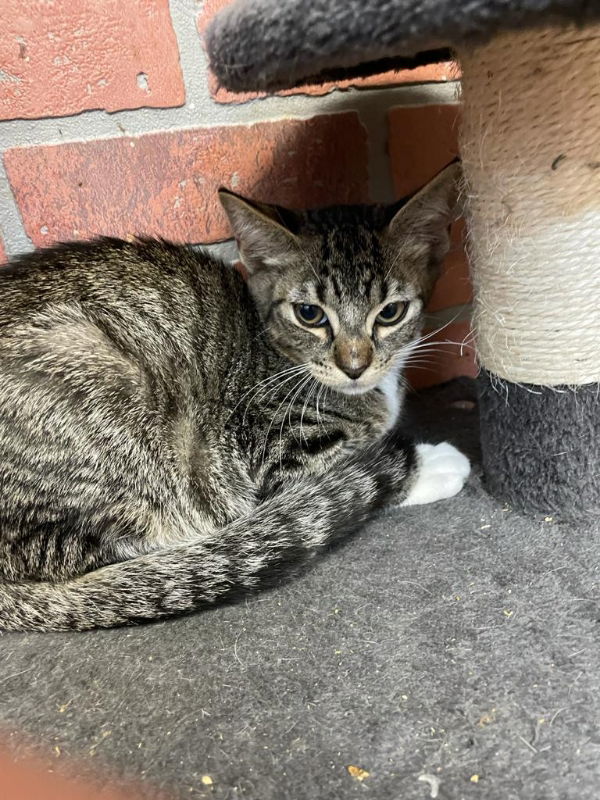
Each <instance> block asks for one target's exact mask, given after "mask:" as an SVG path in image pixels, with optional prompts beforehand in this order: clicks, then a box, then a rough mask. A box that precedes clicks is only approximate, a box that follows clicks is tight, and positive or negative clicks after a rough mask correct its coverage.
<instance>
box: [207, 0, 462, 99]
mask: <svg viewBox="0 0 600 800" xmlns="http://www.w3.org/2000/svg"><path fill="white" fill-rule="evenodd" d="M230 2H232V0H205V3H204V5H203V7H202V11H201V13H200V15H199V17H198V29H199V31H200V33H201V34H204V31H205V30H206V28H207V27H208V25H209V23H210V22H211V20H212V18H213V17H214V16H215V14H216V13H217V12H219V11H220V10H221V9H222V8H224V7H225V6H227V5H229V3H230ZM459 77H460V70H459V68H458V65H457V64H456V63H455V62H453V61H446V62H444V63H441V64H429V65H427V66H425V67H417V68H416V69H405V70H394V71H390V72H384V73H382V74H380V75H371V76H369V77H368V78H353V79H351V80H347V81H339V82H338V83H321V84H316V85H312V86H299V87H297V88H296V89H289V90H287V91H283V92H277V95H279V96H282V97H283V96H287V95H291V94H308V95H313V96H319V95H324V94H328V93H329V92H331V91H333V90H334V89H350V88H353V87H356V88H360V89H370V88H377V87H382V86H393V85H396V84H406V83H431V82H439V81H453V80H457V79H458V78H459ZM209 86H210V91H211V94H212V96H213V99H214V100H216V101H217V103H245V102H247V101H248V100H255V99H257V98H261V97H267V94H266V93H265V92H239V93H235V92H229V91H228V90H227V89H224V88H223V87H221V86H219V85H218V83H217V80H216V77H215V76H214V75H213V74H212V73H210V74H209Z"/></svg>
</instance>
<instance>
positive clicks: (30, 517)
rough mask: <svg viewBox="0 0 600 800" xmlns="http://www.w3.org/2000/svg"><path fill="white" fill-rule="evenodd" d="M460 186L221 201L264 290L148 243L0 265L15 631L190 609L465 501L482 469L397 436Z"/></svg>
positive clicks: (5, 480) (2, 570) (0, 558)
mask: <svg viewBox="0 0 600 800" xmlns="http://www.w3.org/2000/svg"><path fill="white" fill-rule="evenodd" d="M458 174H459V167H458V165H457V164H453V165H451V166H450V167H448V168H446V170H444V171H443V172H442V173H440V174H439V175H438V176H437V178H435V179H434V180H433V181H432V182H431V183H430V184H429V185H428V186H426V187H425V188H424V189H422V190H421V191H420V192H419V193H417V194H416V195H414V196H413V197H412V198H410V199H408V200H405V201H400V202H399V203H397V204H395V205H394V206H389V207H383V206H340V207H331V208H325V209H320V210H317V211H306V212H295V211H290V210H287V209H283V208H280V207H276V206H267V205H262V204H259V203H253V202H250V201H248V200H245V199H243V198H242V197H239V196H237V195H235V194H233V193H231V192H228V191H225V190H222V191H221V192H220V198H221V202H222V204H223V207H224V208H225V211H226V213H227V215H228V217H229V220H230V222H231V225H232V228H233V230H234V232H235V236H236V239H237V242H238V246H239V251H240V257H241V260H242V262H243V264H244V266H245V268H246V271H247V273H248V279H247V280H244V278H243V277H242V276H241V274H240V273H239V272H238V271H236V270H235V269H232V268H231V267H229V266H226V265H224V264H222V263H220V262H219V261H218V260H216V259H213V258H211V257H209V256H208V255H206V254H203V253H200V252H196V251H194V250H192V249H189V248H187V247H183V246H178V245H173V244H168V243H166V242H163V241H150V240H140V241H134V242H124V241H119V240H114V239H101V240H97V241H91V242H85V243H79V244H68V245H63V246H58V247H54V248H52V249H48V250H42V251H39V252H36V253H32V254H28V255H25V256H23V257H21V258H18V259H16V260H15V261H14V262H13V263H12V264H11V265H9V266H7V267H5V268H4V269H2V270H0V298H1V300H0V376H1V380H0V452H1V458H0V496H1V498H2V502H1V507H0V628H4V629H12V630H50V629H55V630H64V629H79V630H81V629H85V628H93V627H110V626H114V625H120V624H124V623H132V622H139V621H143V620H155V619H158V618H162V617H167V616H171V615H175V614H181V613H184V612H189V611H192V610H194V609H198V608H201V607H203V606H206V605H207V604H211V603H214V602H216V601H218V600H221V599H225V598H231V597H233V596H235V595H236V594H237V593H240V592H246V591H248V590H253V589H255V588H257V587H259V586H263V585H265V584H270V583H272V582H273V580H274V579H277V577H278V576H279V575H281V574H282V573H283V572H285V571H287V569H288V568H289V566H290V565H292V564H297V563H299V562H302V561H306V560H307V559H308V557H309V556H311V555H312V554H314V553H315V552H317V551H318V550H321V549H323V548H324V547H325V546H327V545H328V544H330V543H332V542H334V541H336V540H338V539H340V538H341V537H343V536H346V535H348V534H349V533H350V532H352V531H354V530H356V529H358V528H360V527H361V526H362V525H363V524H364V523H365V522H366V520H368V519H369V517H371V516H372V515H373V513H374V512H375V511H376V510H377V509H378V508H380V507H381V506H382V505H383V504H384V503H389V502H394V503H398V504H400V503H404V504H414V503H424V502H430V501H433V500H437V499H439V498H442V497H449V496H451V495H453V494H455V493H456V492H457V491H459V490H460V488H461V487H462V485H463V483H464V481H465V479H466V477H467V475H468V472H469V463H468V461H467V459H466V458H465V457H464V456H463V455H462V454H461V453H459V452H458V451H457V450H455V449H454V448H453V447H452V446H451V445H449V444H447V443H445V444H441V445H437V446H433V445H416V446H415V445H413V444H411V443H410V442H409V441H407V440H405V439H404V438H403V437H402V435H401V434H400V433H399V432H398V426H397V425H396V422H397V420H398V418H399V414H400V410H401V406H402V389H401V384H402V381H401V376H400V371H401V369H402V367H403V364H404V363H405V362H406V361H407V360H410V358H411V357H412V356H414V354H418V353H419V348H420V347H422V346H423V345H424V344H425V343H424V342H423V341H422V340H421V339H420V329H421V324H422V312H423V307H424V305H425V303H426V301H427V297H428V295H429V294H430V291H431V289H432V286H433V284H434V281H435V278H436V274H437V272H438V268H439V265H440V262H441V260H442V258H443V256H444V254H445V253H446V251H447V249H448V241H449V239H448V226H449V224H450V222H451V220H452V215H453V209H454V207H455V204H456V196H457V182H458Z"/></svg>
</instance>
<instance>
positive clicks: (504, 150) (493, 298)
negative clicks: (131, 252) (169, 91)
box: [207, 0, 600, 516]
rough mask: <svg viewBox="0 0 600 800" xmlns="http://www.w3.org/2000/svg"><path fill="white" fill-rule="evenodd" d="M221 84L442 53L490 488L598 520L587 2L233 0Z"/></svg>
mask: <svg viewBox="0 0 600 800" xmlns="http://www.w3.org/2000/svg"><path fill="white" fill-rule="evenodd" d="M207 48H208V52H209V57H210V61H211V66H212V69H213V70H214V72H215V73H216V75H217V77H218V79H219V80H220V82H221V83H222V84H223V85H224V86H226V87H227V88H229V89H231V90H234V91H248V90H267V91H274V90H278V89H283V88H290V87H293V86H297V85H300V84H304V83H308V82H315V83H317V82H319V83H320V82H323V81H326V80H327V81H328V80H338V79H341V78H349V77H356V76H364V75H368V74H371V73H376V72H379V71H382V70H384V69H390V68H397V69H399V68H407V67H414V66H417V65H420V64H425V63H431V62H432V61H440V60H446V59H448V58H450V57H451V56H452V55H453V56H454V57H457V58H458V60H459V62H460V66H461V70H462V76H463V80H462V93H463V94H462V97H463V125H462V133H461V156H462V160H463V166H464V174H465V186H464V198H465V206H466V217H467V225H468V232H469V251H470V261H471V269H472V275H473V283H474V287H475V301H474V317H473V324H474V329H475V334H476V342H477V353H478V358H479V362H480V365H481V374H480V376H479V379H478V381H479V386H480V415H481V440H482V449H483V463H484V470H485V476H486V482H487V486H488V488H489V490H490V491H491V492H492V493H493V494H495V495H496V496H498V497H500V498H501V499H503V500H505V501H508V502H509V503H511V504H512V505H514V506H516V507H519V508H522V509H527V510H533V511H540V512H543V513H547V514H548V513H556V514H559V515H563V516H580V515H598V514H599V513H600V399H599V397H600V391H599V390H600V0H588V1H587V2H583V0H554V1H552V0H473V2H470V3H462V4H461V3H456V2H453V0H426V1H425V2H415V0H413V1H412V2H411V0H313V1H312V2H308V0H304V1H303V0H252V2H244V1H243V0H237V2H235V3H234V4H233V5H231V6H229V7H227V8H226V9H225V10H224V11H222V12H221V13H220V14H219V15H218V16H217V17H216V19H215V20H214V22H213V24H212V26H211V28H210V29H209V31H208V33H207Z"/></svg>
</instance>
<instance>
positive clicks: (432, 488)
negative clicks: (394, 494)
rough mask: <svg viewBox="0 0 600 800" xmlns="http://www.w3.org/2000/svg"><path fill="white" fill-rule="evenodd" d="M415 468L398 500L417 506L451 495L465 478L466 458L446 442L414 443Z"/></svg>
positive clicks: (469, 466) (459, 487)
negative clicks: (412, 478)
mask: <svg viewBox="0 0 600 800" xmlns="http://www.w3.org/2000/svg"><path fill="white" fill-rule="evenodd" d="M417 458H418V460H419V468H418V473H417V480H416V481H415V483H414V484H413V487H412V489H411V490H410V492H409V493H408V497H407V498H406V499H405V500H404V502H403V503H402V505H403V506H418V505H423V503H435V501H436V500H443V499H445V498H446V497H453V496H454V495H455V494H458V493H459V492H460V490H461V489H462V487H463V485H464V483H465V481H466V480H467V478H468V477H469V472H470V471H471V465H470V464H469V459H468V458H467V457H466V456H464V455H463V454H462V453H461V452H460V451H459V450H457V449H456V447H454V446H453V445H451V444H449V443H448V442H442V443H441V444H418V445H417Z"/></svg>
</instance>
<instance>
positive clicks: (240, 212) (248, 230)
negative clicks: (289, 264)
mask: <svg viewBox="0 0 600 800" xmlns="http://www.w3.org/2000/svg"><path fill="white" fill-rule="evenodd" d="M219 200H220V201H221V205H222V206H223V208H224V209H225V213H226V214H227V217H228V218H229V222H230V224H231V227H232V229H233V235H234V236H235V240H236V242H237V245H238V249H239V251H240V259H241V260H242V263H243V264H244V266H245V267H246V269H247V270H248V272H249V273H250V274H251V275H252V274H253V273H255V272H256V271H257V270H259V269H261V268H264V267H271V268H277V267H283V266H285V264H286V261H287V260H288V259H289V257H290V256H291V255H292V254H293V253H294V252H296V250H297V247H298V244H297V239H296V236H295V235H294V232H293V227H294V222H295V215H294V212H293V211H288V210H287V209H284V208H280V207H279V206H271V205H267V204H266V203H257V202H255V201H253V200H247V199H246V198H245V197H241V196H240V195H239V194H235V193H234V192H231V191H229V189H219Z"/></svg>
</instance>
